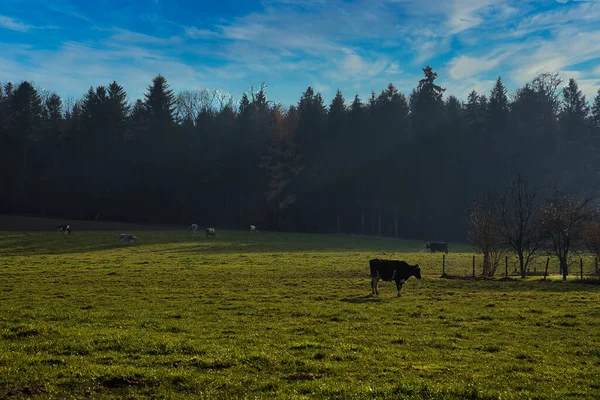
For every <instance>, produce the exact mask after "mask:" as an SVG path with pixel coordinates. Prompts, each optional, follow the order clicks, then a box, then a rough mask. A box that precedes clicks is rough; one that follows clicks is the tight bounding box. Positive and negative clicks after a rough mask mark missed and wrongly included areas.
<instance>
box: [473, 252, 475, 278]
mask: <svg viewBox="0 0 600 400" xmlns="http://www.w3.org/2000/svg"><path fill="white" fill-rule="evenodd" d="M473 278H475V256H473Z"/></svg>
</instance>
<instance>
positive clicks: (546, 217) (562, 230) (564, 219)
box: [541, 188, 597, 280]
mask: <svg viewBox="0 0 600 400" xmlns="http://www.w3.org/2000/svg"><path fill="white" fill-rule="evenodd" d="M592 201H593V198H592V197H590V196H583V197H581V198H578V199H576V198H573V197H572V196H569V195H567V194H565V193H562V192H560V191H559V190H557V189H556V188H555V189H553V191H552V195H551V197H550V198H549V200H548V201H547V203H546V204H545V206H544V207H543V209H542V216H541V232H542V234H543V235H544V237H546V238H547V239H548V242H549V246H550V249H551V251H552V252H553V253H554V254H555V255H556V256H557V257H558V260H559V262H560V273H561V274H562V276H563V280H566V279H567V276H568V275H569V259H570V256H571V254H572V252H573V250H575V249H576V247H577V245H578V244H579V243H580V241H581V239H582V236H583V227H584V226H585V224H586V223H589V222H592V221H593V220H594V219H595V217H596V215H597V210H596V209H594V208H593V207H592Z"/></svg>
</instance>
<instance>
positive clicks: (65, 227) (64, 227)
mask: <svg viewBox="0 0 600 400" xmlns="http://www.w3.org/2000/svg"><path fill="white" fill-rule="evenodd" d="M56 232H57V233H65V234H67V233H68V234H69V235H70V234H71V227H70V226H69V225H63V224H58V225H56Z"/></svg>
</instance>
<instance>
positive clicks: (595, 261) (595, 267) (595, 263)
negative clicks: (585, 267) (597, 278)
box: [594, 257, 598, 275]
mask: <svg viewBox="0 0 600 400" xmlns="http://www.w3.org/2000/svg"><path fill="white" fill-rule="evenodd" d="M594 273H595V274H596V275H597V274H598V257H596V258H595V259H594Z"/></svg>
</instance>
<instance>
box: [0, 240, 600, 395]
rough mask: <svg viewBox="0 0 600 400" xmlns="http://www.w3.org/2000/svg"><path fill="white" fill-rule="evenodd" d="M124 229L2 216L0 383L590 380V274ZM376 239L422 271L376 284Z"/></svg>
mask: <svg viewBox="0 0 600 400" xmlns="http://www.w3.org/2000/svg"><path fill="white" fill-rule="evenodd" d="M118 233H120V232H76V233H74V234H73V235H71V236H65V235H58V234H56V233H52V232H47V233H0V398H2V399H3V398H13V397H23V398H44V399H46V398H55V399H65V398H82V397H92V398H137V397H154V398H191V399H198V398H306V399H314V398H327V399H331V398H334V399H377V398H382V399H398V398H408V399H529V398H535V399H546V398H549V399H567V398H581V399H584V398H585V399H598V398H600V286H597V285H592V284H585V283H581V282H578V281H576V280H570V281H567V282H561V281H560V280H559V279H558V278H555V279H552V280H549V281H542V280H540V279H539V278H528V279H526V280H521V279H514V280H508V281H504V280H499V279H495V280H487V281H484V280H472V279H441V278H440V277H439V276H440V275H441V261H440V260H441V255H439V254H436V255H432V254H428V253H426V252H425V249H424V248H423V243H421V242H416V241H415V242H411V241H396V240H391V239H379V240H378V239H369V238H361V237H343V236H319V235H302V234H276V233H268V232H261V233H259V234H256V235H251V234H250V233H248V232H233V231H226V232H219V234H218V237H217V238H216V239H214V240H211V239H205V238H204V235H202V234H197V235H193V234H191V233H187V232H131V233H134V234H136V235H137V236H138V237H139V239H138V244H137V245H136V246H122V245H119V243H118ZM452 249H453V252H452V253H451V254H450V255H449V256H448V262H449V266H451V267H452V268H455V269H456V270H459V269H460V268H463V269H464V271H466V272H465V273H466V274H468V272H469V271H470V268H471V264H470V262H471V261H470V259H471V254H470V253H467V252H468V251H469V249H468V248H467V247H463V248H461V247H460V246H458V247H457V246H454V247H453V248H452ZM454 251H464V252H465V253H461V254H457V253H455V252H454ZM373 257H385V258H397V259H404V260H406V261H408V262H410V263H416V262H418V263H419V264H420V265H421V267H422V270H423V274H424V276H423V279H422V280H420V281H419V280H416V279H415V278H411V279H410V280H409V281H408V282H407V283H406V284H405V285H404V289H403V295H402V297H400V298H397V297H396V296H395V294H396V291H395V286H394V285H393V284H392V283H386V282H381V283H380V286H379V290H380V293H381V295H380V296H379V297H378V298H373V297H371V296H370V280H369V268H368V260H369V259H370V258H373ZM461 271H462V270H461Z"/></svg>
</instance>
